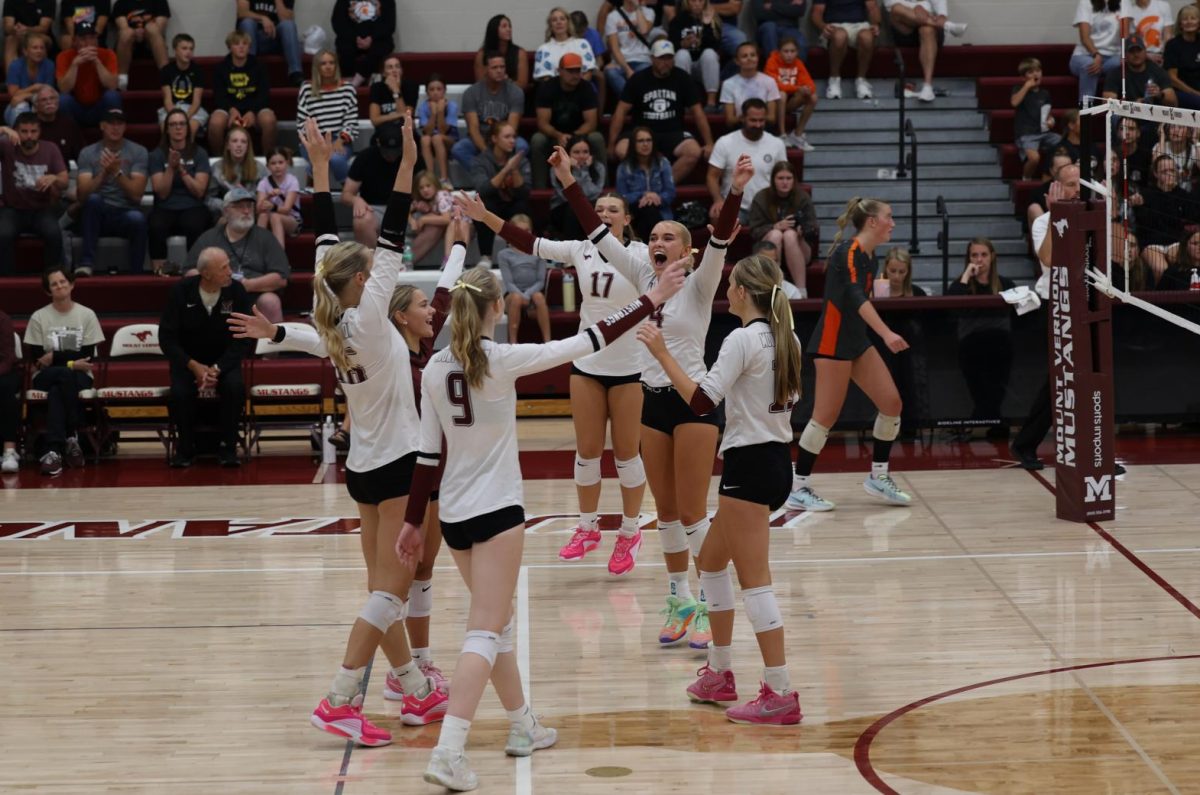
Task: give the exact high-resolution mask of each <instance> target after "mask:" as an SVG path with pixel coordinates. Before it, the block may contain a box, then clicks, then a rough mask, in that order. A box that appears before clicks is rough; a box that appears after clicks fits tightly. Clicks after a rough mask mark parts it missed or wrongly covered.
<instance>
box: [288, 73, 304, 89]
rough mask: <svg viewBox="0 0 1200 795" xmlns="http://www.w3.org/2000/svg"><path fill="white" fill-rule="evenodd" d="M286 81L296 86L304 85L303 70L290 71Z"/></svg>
mask: <svg viewBox="0 0 1200 795" xmlns="http://www.w3.org/2000/svg"><path fill="white" fill-rule="evenodd" d="M288 82H289V83H291V84H292V85H294V86H295V87H296V88H299V87H300V86H302V85H304V72H292V73H291V74H290V75H288Z"/></svg>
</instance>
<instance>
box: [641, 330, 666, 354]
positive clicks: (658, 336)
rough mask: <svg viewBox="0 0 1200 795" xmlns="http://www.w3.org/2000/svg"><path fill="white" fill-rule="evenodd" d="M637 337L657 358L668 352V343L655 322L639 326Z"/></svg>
mask: <svg viewBox="0 0 1200 795" xmlns="http://www.w3.org/2000/svg"><path fill="white" fill-rule="evenodd" d="M637 338H638V341H639V342H641V343H642V344H643V345H645V346H646V350H648V351H650V353H651V355H652V356H654V357H655V358H656V359H657V358H658V357H659V356H662V355H664V354H666V352H667V343H666V342H665V341H664V340H663V336H662V330H661V329H659V327H658V326H656V325H654V324H653V323H643V324H642V325H640V326H638V330H637Z"/></svg>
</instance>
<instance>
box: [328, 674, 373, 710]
mask: <svg viewBox="0 0 1200 795" xmlns="http://www.w3.org/2000/svg"><path fill="white" fill-rule="evenodd" d="M366 673H367V669H366V666H363V667H362V668H347V667H345V666H341V667H340V668H338V672H337V673H336V674H334V675H333V684H331V685H330V686H329V703H330V704H332V705H333V706H335V707H340V706H342V705H344V704H349V703H350V702H351V701H353V700H354V697H355V696H357V695H358V694H359V691H361V690H362V680H363V677H364V676H366Z"/></svg>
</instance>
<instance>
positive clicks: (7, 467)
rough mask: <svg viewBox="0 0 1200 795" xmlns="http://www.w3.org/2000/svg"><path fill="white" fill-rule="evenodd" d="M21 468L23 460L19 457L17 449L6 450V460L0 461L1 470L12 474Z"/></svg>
mask: <svg viewBox="0 0 1200 795" xmlns="http://www.w3.org/2000/svg"><path fill="white" fill-rule="evenodd" d="M20 468H21V460H20V459H19V458H17V451H16V450H5V451H4V460H3V461H2V462H0V472H3V473H4V474H6V475H11V474H12V473H14V472H16V471H17V470H19V469H20Z"/></svg>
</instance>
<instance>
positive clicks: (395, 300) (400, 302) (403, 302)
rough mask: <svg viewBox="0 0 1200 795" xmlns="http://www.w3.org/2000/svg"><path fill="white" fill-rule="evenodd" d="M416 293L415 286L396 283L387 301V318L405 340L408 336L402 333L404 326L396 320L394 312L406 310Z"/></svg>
mask: <svg viewBox="0 0 1200 795" xmlns="http://www.w3.org/2000/svg"><path fill="white" fill-rule="evenodd" d="M416 293H417V288H416V287H414V286H413V285H411V284H397V285H396V289H395V290H392V300H391V301H389V302H388V320H390V321H392V325H393V326H395V327H396V331H399V332H400V336H401V337H404V341H405V342H408V337H407V336H405V333H404V329H405V328H406V327H405V326H401V325H400V324H399V323H397V322H396V313H397V312H400V313H401V314H403V313H405V312H407V311H408V307H409V306H410V305H412V300H413V296H414V295H416ZM410 333H411V332H410Z"/></svg>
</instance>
